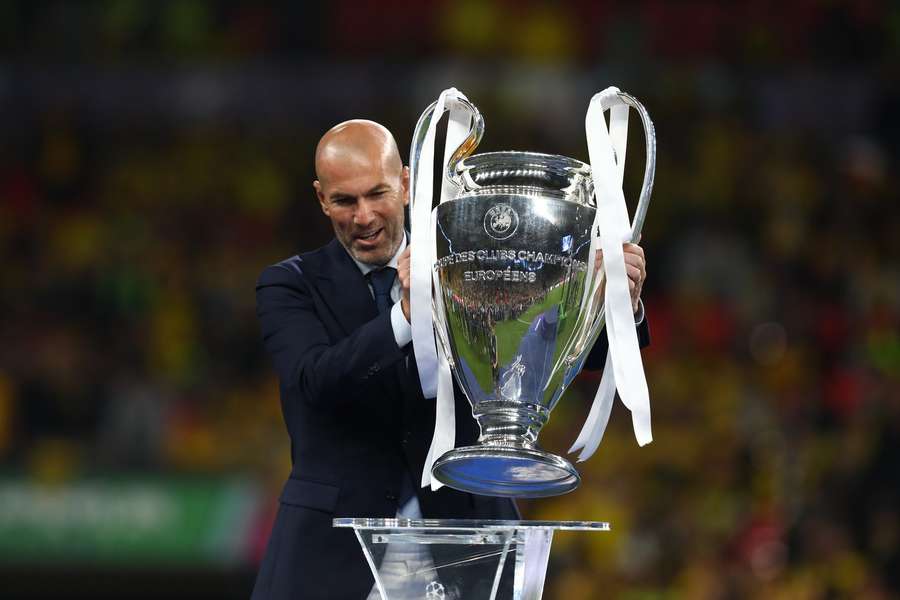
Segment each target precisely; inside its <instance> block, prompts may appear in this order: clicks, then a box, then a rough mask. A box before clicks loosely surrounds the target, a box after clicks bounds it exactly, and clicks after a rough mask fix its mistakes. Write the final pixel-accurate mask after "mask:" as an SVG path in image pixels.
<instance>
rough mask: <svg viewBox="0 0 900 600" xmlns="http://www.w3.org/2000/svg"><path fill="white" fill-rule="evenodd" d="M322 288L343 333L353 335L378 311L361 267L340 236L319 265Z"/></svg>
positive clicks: (328, 247)
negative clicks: (345, 247)
mask: <svg viewBox="0 0 900 600" xmlns="http://www.w3.org/2000/svg"><path fill="white" fill-rule="evenodd" d="M317 271H318V272H317V274H316V282H317V284H318V285H317V287H318V288H319V292H320V293H321V294H322V297H323V298H324V299H325V301H326V303H327V305H328V308H329V310H331V312H332V314H333V315H334V318H335V319H336V320H337V322H338V323H339V324H340V326H341V328H342V329H343V330H344V333H346V334H347V335H350V334H351V333H353V332H354V331H356V330H357V329H359V328H360V327H361V326H362V325H364V324H365V323H367V322H369V321H371V320H372V319H374V318H375V316H376V315H377V314H378V309H377V308H375V300H374V299H373V298H372V294H371V292H370V291H369V286H368V284H367V283H366V280H365V278H364V277H363V274H362V273H361V272H360V271H359V267H357V266H356V263H354V262H353V259H351V258H350V255H349V254H347V251H346V250H345V249H344V247H343V246H341V244H340V242H338V241H337V239H334V240H331V242H330V243H329V244H328V245H326V246H325V248H324V252H323V255H322V262H321V264H320V265H319V267H318V269H317Z"/></svg>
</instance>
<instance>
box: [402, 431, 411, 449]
mask: <svg viewBox="0 0 900 600" xmlns="http://www.w3.org/2000/svg"><path fill="white" fill-rule="evenodd" d="M410 437H412V432H411V431H404V432H403V440H402V441H401V442H400V443H401V444H403V445H404V446H406V445H407V444H409V438H410Z"/></svg>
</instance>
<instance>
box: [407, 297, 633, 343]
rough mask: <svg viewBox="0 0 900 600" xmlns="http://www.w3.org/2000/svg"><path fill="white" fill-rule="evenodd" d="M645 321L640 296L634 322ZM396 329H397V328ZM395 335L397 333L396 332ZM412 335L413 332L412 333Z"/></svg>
mask: <svg viewBox="0 0 900 600" xmlns="http://www.w3.org/2000/svg"><path fill="white" fill-rule="evenodd" d="M400 316H401V317H402V316H403V314H402V313H401V314H400ZM643 322H644V301H643V300H641V299H640V298H638V309H637V312H636V313H634V324H635V325H640V324H641V323H643ZM395 331H396V329H395ZM394 335H396V333H395V334H394ZM410 335H412V334H411V333H410Z"/></svg>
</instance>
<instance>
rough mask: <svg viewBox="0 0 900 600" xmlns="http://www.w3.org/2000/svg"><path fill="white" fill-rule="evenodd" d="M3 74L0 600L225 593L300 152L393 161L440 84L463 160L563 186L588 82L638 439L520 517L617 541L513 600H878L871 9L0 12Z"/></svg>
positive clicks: (257, 533)
mask: <svg viewBox="0 0 900 600" xmlns="http://www.w3.org/2000/svg"><path fill="white" fill-rule="evenodd" d="M0 52H2V54H0V132H2V135H0V248H2V257H3V260H2V262H0V307H2V312H0V315H2V316H0V340H2V344H0V596H2V597H4V598H6V597H10V598H15V597H24V596H32V597H34V596H44V597H60V598H61V597H74V596H77V595H90V596H93V597H100V596H104V597H135V596H141V597H173V596H178V595H188V594H189V595H192V596H194V597H201V596H203V597H216V598H245V597H247V596H248V595H249V592H250V589H251V587H252V582H253V577H254V573H255V568H256V565H257V563H258V561H259V559H260V556H261V552H262V549H263V548H264V544H265V540H266V537H267V535H268V528H269V526H270V522H271V518H272V516H273V514H274V508H275V500H276V495H277V492H278V488H279V486H280V484H281V482H282V481H283V479H284V477H285V476H286V475H287V473H288V470H289V463H288V460H289V459H288V445H287V438H286V434H285V433H284V430H283V425H282V423H281V417H280V413H279V407H278V396H277V382H276V380H275V377H274V374H273V370H272V368H271V366H270V364H269V361H268V358H267V357H266V356H265V354H264V352H263V350H262V348H261V344H260V342H259V339H258V333H257V323H256V318H255V313H254V292H253V287H254V283H255V279H256V276H257V275H258V273H259V272H260V270H261V269H262V268H263V267H264V266H265V265H268V264H271V263H273V262H276V261H278V260H280V259H282V258H284V257H287V256H289V255H291V254H293V253H295V252H297V251H299V250H304V249H311V248H313V247H316V246H318V245H320V244H322V243H324V242H325V241H327V240H328V239H329V238H330V236H331V230H330V225H329V223H328V221H327V219H326V218H325V217H324V215H322V214H321V212H320V211H319V208H318V206H317V203H316V201H315V197H314V195H313V191H312V188H311V185H310V184H311V181H312V179H313V178H314V175H313V169H312V167H313V151H314V147H315V143H316V141H317V140H318V138H319V136H320V135H321V134H322V133H323V132H324V131H325V130H326V129H327V128H329V127H330V126H332V125H333V124H335V123H337V122H338V121H341V120H344V119H348V118H355V117H364V118H371V119H375V120H377V121H380V122H382V123H384V124H385V125H387V126H388V127H389V128H390V129H391V130H392V131H393V132H394V133H395V135H396V137H397V140H398V143H399V145H400V147H401V153H403V154H404V155H406V154H407V153H408V148H409V140H410V138H411V133H412V128H413V125H414V124H415V121H416V119H417V117H418V115H419V113H420V112H421V111H422V110H423V109H424V107H425V106H427V104H428V103H429V102H431V101H432V100H433V99H435V98H436V97H437V95H438V93H439V92H440V91H441V90H442V89H443V88H445V87H449V86H451V85H452V86H456V87H458V88H459V89H461V90H463V91H464V92H465V93H466V94H467V95H468V97H469V98H470V99H472V100H473V101H474V102H475V104H477V105H478V106H479V108H480V109H481V111H482V113H483V114H484V115H485V119H486V124H487V128H486V134H485V139H484V142H483V144H482V147H481V150H497V149H516V150H536V151H542V152H550V153H557V154H565V155H568V156H573V157H576V158H580V159H583V160H586V159H587V149H586V145H585V141H584V140H585V138H584V128H583V119H584V115H585V112H586V110H587V105H588V101H589V100H590V97H591V95H592V94H593V93H594V92H597V91H599V90H601V89H603V88H605V87H607V86H608V85H618V86H619V87H620V88H621V89H623V90H625V91H628V92H630V93H632V94H634V95H635V96H636V97H638V98H639V99H640V100H641V101H642V102H643V103H644V104H645V106H646V107H647V109H648V111H649V112H650V115H651V117H652V118H653V119H654V121H655V124H656V130H657V135H658V155H659V160H658V166H657V173H656V188H655V191H654V195H653V201H652V204H651V207H650V210H649V214H648V218H647V224H646V227H645V229H644V237H643V245H644V247H645V248H646V252H647V256H648V272H649V278H648V281H647V283H646V286H645V292H644V299H645V302H646V307H647V312H648V316H649V319H650V323H651V330H652V336H653V344H652V346H651V347H650V348H648V349H647V350H646V351H645V352H644V360H645V365H646V369H647V375H648V380H649V384H650V389H651V400H652V407H653V426H654V438H655V441H654V443H653V444H651V445H649V446H647V447H645V448H638V447H637V445H636V443H635V441H634V437H633V434H632V432H631V425H630V419H629V418H628V415H627V414H626V412H625V411H624V410H622V409H621V406H617V407H616V409H615V411H614V414H613V417H612V419H611V424H610V430H609V431H608V433H607V437H606V439H605V440H604V441H603V444H602V445H601V447H600V449H599V451H598V452H597V454H596V455H595V456H594V457H593V458H592V459H591V460H590V461H589V462H587V463H584V464H582V465H580V470H581V472H582V474H583V476H584V479H583V483H582V485H581V487H580V488H579V489H578V490H577V491H575V492H573V493H571V494H569V495H567V496H563V497H559V498H555V499H549V500H542V501H534V502H530V503H527V504H523V507H524V509H525V511H526V516H527V517H529V518H555V519H597V520H608V521H611V522H612V524H613V532H612V533H610V534H574V533H570V534H559V535H558V536H557V538H556V541H555V543H554V552H553V555H552V563H551V567H550V569H551V570H550V575H549V578H548V591H547V593H546V595H545V597H546V598H548V599H550V600H552V599H555V598H559V599H562V598H567V599H568V598H597V597H609V598H622V599H656V598H664V599H667V598H776V599H777V598H791V599H793V598H810V599H818V598H850V597H853V598H857V597H866V598H887V597H892V596H894V595H896V594H900V576H898V573H900V492H898V489H900V482H898V468H900V467H898V464H900V463H898V459H900V456H898V455H900V451H898V444H900V394H898V392H897V390H898V384H900V335H898V325H900V324H898V320H900V269H898V260H897V259H898V256H900V252H898V249H900V208H898V195H897V193H896V191H895V190H896V188H895V185H894V183H893V176H892V175H891V174H892V173H895V171H896V169H897V166H898V161H900V116H898V111H900V68H898V65H900V6H898V5H897V4H896V3H891V2H887V1H883V2H882V1H877V0H872V1H863V2H837V1H821V2H815V1H803V2H773V1H760V2H736V3H715V2H684V3H681V2H677V3H676V2H664V1H652V2H638V3H621V4H620V3H615V2H590V1H587V0H583V1H576V2H565V3H559V2H541V1H535V0H517V1H513V0H487V1H483V2H482V1H474V0H460V1H452V2H451V1H437V2H430V3H428V2H424V3H423V2H414V1H412V0H381V1H379V2H371V3H360V2H351V1H349V0H336V1H333V2H330V3H327V4H321V5H319V4H313V3H307V2H289V3H288V2H285V3H280V4H261V3H257V2H250V1H227V2H212V1H209V0H185V1H181V2H174V1H173V2H152V1H149V0H119V1H116V0H109V1H96V2H64V1H58V2H29V1H19V2H9V1H7V2H3V3H0ZM637 123H638V121H637V120H636V119H634V118H633V119H632V133H633V135H632V137H631V143H630V145H629V149H630V158H629V169H628V170H627V174H626V195H627V196H629V197H631V198H633V197H635V196H636V191H637V189H638V188H639V177H640V174H641V171H642V165H641V162H642V160H643V152H642V150H641V145H642V144H641V139H640V137H639V135H638V131H637V130H638V129H639V127H638V125H637ZM597 383H598V376H596V375H592V374H584V375H582V377H581V379H580V380H579V383H578V384H577V385H576V386H575V387H574V388H573V389H572V390H571V391H569V392H567V397H566V399H565V401H564V402H562V403H561V405H560V407H559V408H558V410H557V411H555V412H554V414H553V418H552V419H551V422H550V423H549V424H548V426H547V427H546V429H545V431H544V433H543V434H542V438H541V439H542V443H543V445H544V446H545V447H547V448H548V449H550V450H553V451H556V452H559V453H562V452H564V451H565V450H566V448H568V446H569V445H570V444H571V442H572V441H573V440H574V438H575V436H576V434H577V432H578V430H579V428H580V426H581V422H582V420H583V419H584V417H585V416H586V414H587V407H588V404H589V400H590V398H591V395H592V394H593V390H594V389H595V388H596V385H597Z"/></svg>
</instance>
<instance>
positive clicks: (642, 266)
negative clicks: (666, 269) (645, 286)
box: [625, 254, 647, 277]
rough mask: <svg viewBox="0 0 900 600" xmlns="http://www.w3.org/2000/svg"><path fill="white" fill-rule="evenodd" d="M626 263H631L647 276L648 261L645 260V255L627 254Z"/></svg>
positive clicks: (642, 274)
mask: <svg viewBox="0 0 900 600" xmlns="http://www.w3.org/2000/svg"><path fill="white" fill-rule="evenodd" d="M625 264H626V265H631V266H633V267H637V268H638V269H639V270H640V271H641V276H642V277H646V276H647V263H646V261H645V260H644V257H643V256H640V255H637V254H626V255H625Z"/></svg>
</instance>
